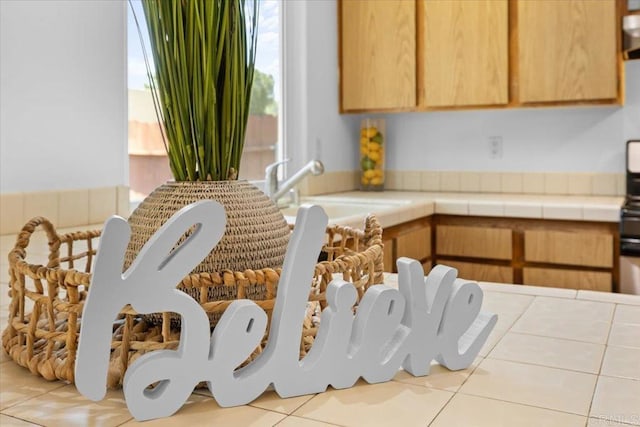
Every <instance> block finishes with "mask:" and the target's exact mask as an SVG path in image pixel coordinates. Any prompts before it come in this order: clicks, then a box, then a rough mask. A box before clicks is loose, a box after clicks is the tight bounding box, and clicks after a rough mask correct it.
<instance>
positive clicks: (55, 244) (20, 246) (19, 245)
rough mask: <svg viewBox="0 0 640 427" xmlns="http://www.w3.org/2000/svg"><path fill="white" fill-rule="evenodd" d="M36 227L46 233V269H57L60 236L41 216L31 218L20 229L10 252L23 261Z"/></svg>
mask: <svg viewBox="0 0 640 427" xmlns="http://www.w3.org/2000/svg"><path fill="white" fill-rule="evenodd" d="M38 226H42V228H44V231H45V232H46V233H47V238H48V239H49V263H48V264H47V268H54V267H57V266H58V265H59V264H60V244H61V240H60V236H59V235H58V233H57V232H56V229H55V227H54V226H53V224H51V222H50V221H49V220H48V219H47V218H45V217H42V216H37V217H35V218H32V219H31V220H30V221H29V222H27V223H26V224H25V225H24V227H22V230H21V231H20V233H19V234H18V237H17V238H16V244H15V246H14V247H13V250H12V251H11V252H12V253H15V254H16V255H18V254H19V255H20V256H21V257H22V258H23V259H24V258H25V256H26V253H27V251H26V249H27V246H29V241H30V240H31V235H32V234H33V232H34V231H35V230H36V228H38ZM9 258H10V259H11V256H9Z"/></svg>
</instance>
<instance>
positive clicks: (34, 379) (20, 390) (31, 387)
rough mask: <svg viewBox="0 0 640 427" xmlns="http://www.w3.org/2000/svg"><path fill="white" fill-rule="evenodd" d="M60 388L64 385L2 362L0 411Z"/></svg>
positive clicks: (12, 364)
mask: <svg viewBox="0 0 640 427" xmlns="http://www.w3.org/2000/svg"><path fill="white" fill-rule="evenodd" d="M2 351H3V352H4V350H2ZM60 387H64V383H62V382H59V381H47V380H45V379H43V378H41V377H38V376H36V375H33V374H32V373H31V372H30V371H29V370H28V369H26V368H23V367H22V366H19V365H17V364H16V363H13V362H4V363H2V364H1V365H0V410H4V409H5V408H8V407H10V406H12V405H15V404H17V403H20V402H22V401H24V400H27V399H31V398H32V397H36V396H39V395H41V394H44V393H46V392H49V391H52V390H55V389H57V388H60Z"/></svg>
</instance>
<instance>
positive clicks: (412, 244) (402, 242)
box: [396, 227, 431, 261]
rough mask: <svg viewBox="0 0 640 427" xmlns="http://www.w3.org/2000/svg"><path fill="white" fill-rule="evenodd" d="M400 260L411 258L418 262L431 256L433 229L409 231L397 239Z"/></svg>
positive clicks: (423, 228) (424, 228)
mask: <svg viewBox="0 0 640 427" xmlns="http://www.w3.org/2000/svg"><path fill="white" fill-rule="evenodd" d="M396 254H397V255H398V258H400V257H403V256H404V257H409V258H413V259H415V260H418V261H422V260H423V259H425V258H429V257H430V256H431V227H422V228H418V229H416V230H412V231H408V232H406V233H402V234H400V235H399V236H398V237H396Z"/></svg>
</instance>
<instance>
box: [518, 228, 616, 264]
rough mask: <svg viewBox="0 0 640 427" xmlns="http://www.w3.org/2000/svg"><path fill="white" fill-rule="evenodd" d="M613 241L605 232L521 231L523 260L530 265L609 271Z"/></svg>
mask: <svg viewBox="0 0 640 427" xmlns="http://www.w3.org/2000/svg"><path fill="white" fill-rule="evenodd" d="M613 238H614V236H613V235H612V234H610V233H607V232H606V231H598V232H596V231H595V230H594V231H591V232H589V231H588V230H576V231H554V230H525V232H524V259H525V261H530V262H545V263H552V264H565V265H580V266H589V267H604V268H611V267H613V252H614V251H613Z"/></svg>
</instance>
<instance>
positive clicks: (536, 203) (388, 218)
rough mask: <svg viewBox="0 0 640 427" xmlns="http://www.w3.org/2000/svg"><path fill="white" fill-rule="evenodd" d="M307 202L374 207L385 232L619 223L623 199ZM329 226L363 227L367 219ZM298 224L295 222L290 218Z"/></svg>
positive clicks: (324, 198) (389, 196) (351, 197)
mask: <svg viewBox="0 0 640 427" xmlns="http://www.w3.org/2000/svg"><path fill="white" fill-rule="evenodd" d="M302 201H303V202H308V203H317V204H319V205H321V206H322V205H323V204H329V205H330V204H340V203H354V204H355V203H360V204H371V205H372V209H371V212H372V213H375V214H376V216H377V217H378V219H379V220H380V222H381V224H382V226H383V227H391V226H393V225H396V224H401V223H403V222H407V221H411V220H413V219H416V218H420V217H424V216H429V215H432V214H434V213H437V214H449V215H471V216H492V217H510V218H539V219H559V220H572V221H600V222H619V221H620V207H621V206H622V203H623V201H624V198H623V197H604V196H552V195H531V194H526V195H524V194H522V195H521V194H489V193H482V194H479V193H444V192H438V193H434V192H411V191H382V192H364V191H350V192H345V193H334V194H327V195H320V196H313V197H307V198H303V199H302ZM329 216H330V221H331V222H334V223H338V224H342V225H349V226H361V222H362V217H363V214H360V215H351V216H345V217H340V218H334V217H332V216H331V214H330V213H329ZM287 219H288V220H289V221H291V222H293V217H288V218H287Z"/></svg>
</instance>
